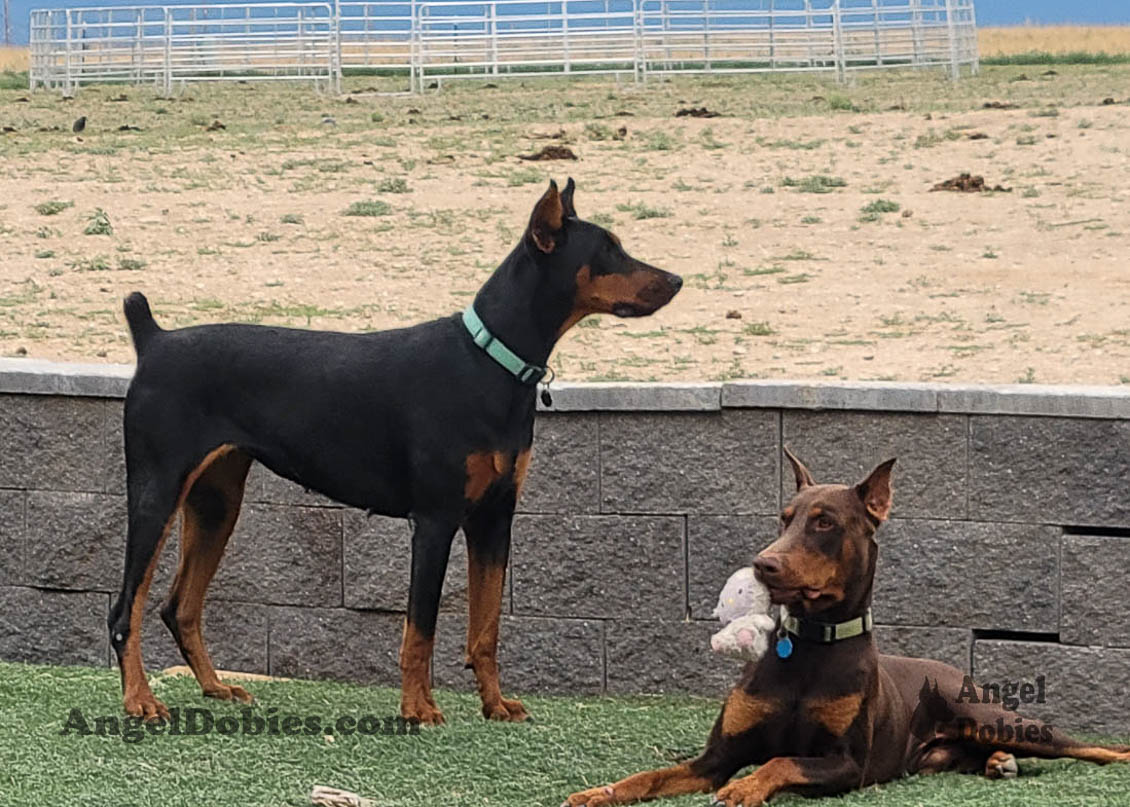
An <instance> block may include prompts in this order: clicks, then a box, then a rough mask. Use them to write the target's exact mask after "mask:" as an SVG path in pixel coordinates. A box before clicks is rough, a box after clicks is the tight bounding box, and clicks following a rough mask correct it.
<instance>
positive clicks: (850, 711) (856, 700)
mask: <svg viewBox="0 0 1130 807" xmlns="http://www.w3.org/2000/svg"><path fill="white" fill-rule="evenodd" d="M862 702H863V695H862V694H861V693H859V692H853V693H851V694H849V695H841V696H839V697H838V698H819V699H817V700H815V701H812V702H811V703H808V704H806V706H807V708H808V711H809V713H810V714H811V715H812V717H813V718H814V719H815V720H816V722H817V723H819V724H820V725H821V726H823V727H824V728H826V729H827V730H828V733H829V734H831V735H832V736H834V737H841V736H843V734H844V732H845V731H847V730H848V726H850V725H851V724H852V722H853V721H854V720H855V718H856V715H858V714H859V706H860V704H861V703H862Z"/></svg>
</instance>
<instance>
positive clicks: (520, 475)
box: [514, 448, 533, 498]
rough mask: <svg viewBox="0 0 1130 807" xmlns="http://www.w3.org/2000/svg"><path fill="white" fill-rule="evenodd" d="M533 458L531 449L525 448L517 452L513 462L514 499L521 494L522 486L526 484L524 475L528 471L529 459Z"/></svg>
mask: <svg viewBox="0 0 1130 807" xmlns="http://www.w3.org/2000/svg"><path fill="white" fill-rule="evenodd" d="M532 456H533V449H532V448H527V449H524V450H522V451H519V452H518V457H517V458H516V459H515V460H514V498H517V497H518V496H519V495H521V493H522V486H523V485H524V484H526V474H527V473H528V472H529V470H530V458H531V457H532Z"/></svg>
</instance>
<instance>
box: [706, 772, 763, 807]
mask: <svg viewBox="0 0 1130 807" xmlns="http://www.w3.org/2000/svg"><path fill="white" fill-rule="evenodd" d="M768 797H769V794H768V793H767V792H766V791H765V788H764V787H763V786H762V784H761V783H760V782H757V781H755V780H753V779H752V777H747V778H745V779H739V780H737V781H736V782H731V783H730V784H728V785H726V786H725V787H723V788H719V790H718V792H717V793H715V794H714V800H713V801H711V802H710V803H711V805H712V807H717V806H718V805H724V806H725V807H759V805H762V804H764V803H765V800H766V799H767V798H768Z"/></svg>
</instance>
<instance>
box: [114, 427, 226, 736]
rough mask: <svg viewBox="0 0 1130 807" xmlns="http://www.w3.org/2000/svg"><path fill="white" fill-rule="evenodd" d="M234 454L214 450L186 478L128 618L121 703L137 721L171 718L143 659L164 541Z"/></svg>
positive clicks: (123, 650) (221, 447) (123, 653)
mask: <svg viewBox="0 0 1130 807" xmlns="http://www.w3.org/2000/svg"><path fill="white" fill-rule="evenodd" d="M233 450H235V446H233V445H231V444H228V443H225V444H224V445H222V446H220V447H219V448H216V449H214V450H213V451H211V452H209V453H208V454H207V455H206V456H205V457H204V459H203V460H202V461H201V462H200V464H199V465H197V466H196V467H195V468H194V469H192V471H191V472H190V473H189V474H188V476H186V477H185V480H184V482H183V483H182V484H181V489H180V494H179V495H178V496H177V501H176V504H175V506H174V507H173V511H172V513H170V514H169V518H168V520H166V521H165V527H164V529H163V530H162V531H161V538H160V540H158V541H157V547H156V549H154V550H153V557H152V558H150V560H149V566H148V567H147V568H146V570H145V576H144V577H143V578H142V580H141V585H139V586H138V588H137V591H136V592H135V593H134V598H133V604H132V606H131V607H130V614H129V638H127V639H126V646H125V647H124V648H122V703H123V705H124V707H125V710H126V712H128V713H129V714H131V715H133V716H135V717H143V718H145V719H146V720H155V719H157V718H158V717H161V718H165V719H168V717H169V710H168V709H167V708H165V705H164V704H163V703H161V702H160V701H159V700H157V699H156V698H154V697H153V691H152V690H151V689H150V688H149V681H148V680H146V678H145V662H144V661H143V660H142V657H141V629H142V624H143V622H144V617H145V601H146V599H148V597H149V585H150V583H152V582H153V570H154V569H156V568H157V561H158V559H159V558H160V557H161V550H162V549H163V548H164V546H165V540H166V539H167V538H168V537H169V531H170V530H171V529H172V528H173V523H174V522H175V521H176V517H177V515H178V514H179V513H180V511H181V508H182V507H183V505H184V499H185V497H186V496H187V495H188V491H189V490H190V489H191V488H192V486H193V485H194V484H196V480H197V479H199V478H200V475H201V474H202V473H204V471H205V470H207V468H208V466H209V465H211V464H212V463H213V462H215V461H216V460H217V459H218V458H220V457H222V456H224V455H225V454H227V453H229V452H230V451H233Z"/></svg>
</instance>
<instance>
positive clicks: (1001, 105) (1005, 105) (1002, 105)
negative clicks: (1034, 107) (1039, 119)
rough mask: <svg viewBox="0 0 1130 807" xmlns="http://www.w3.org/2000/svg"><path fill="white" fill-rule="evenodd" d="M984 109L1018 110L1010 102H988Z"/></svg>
mask: <svg viewBox="0 0 1130 807" xmlns="http://www.w3.org/2000/svg"><path fill="white" fill-rule="evenodd" d="M983 108H984V109H1016V104H1013V103H1011V102H1009V101H986V102H985V103H984V105H983Z"/></svg>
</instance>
